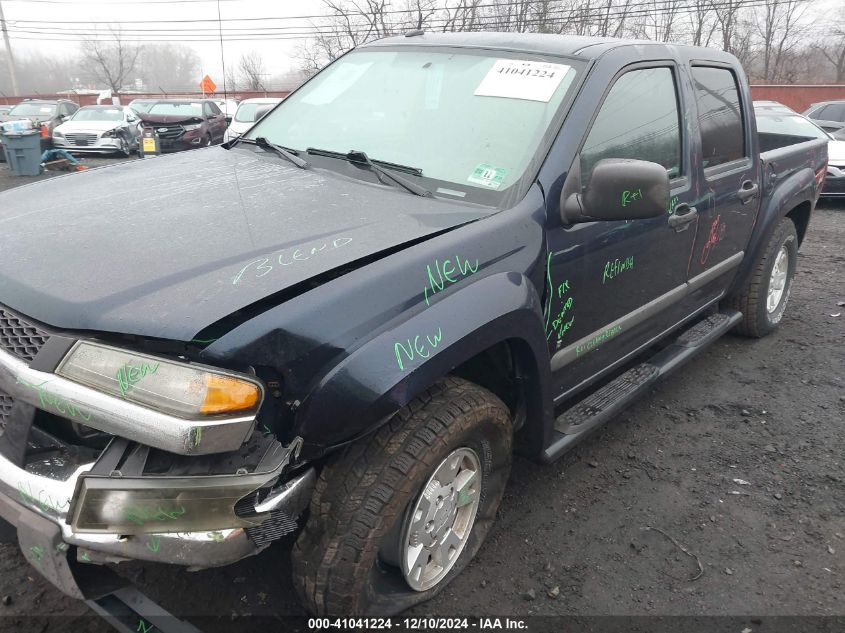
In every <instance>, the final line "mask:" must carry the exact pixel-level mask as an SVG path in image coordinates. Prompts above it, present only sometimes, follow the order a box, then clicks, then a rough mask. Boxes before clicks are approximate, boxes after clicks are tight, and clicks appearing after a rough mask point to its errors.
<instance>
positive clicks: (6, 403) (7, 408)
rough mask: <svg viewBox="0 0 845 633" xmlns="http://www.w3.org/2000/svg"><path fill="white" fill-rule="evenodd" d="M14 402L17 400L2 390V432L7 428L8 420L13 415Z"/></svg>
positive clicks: (0, 411)
mask: <svg viewBox="0 0 845 633" xmlns="http://www.w3.org/2000/svg"><path fill="white" fill-rule="evenodd" d="M14 403H15V401H14V400H13V399H12V396H10V395H7V394H5V393H3V392H2V391H0V432H2V431H3V430H5V428H6V421H7V420H8V419H9V416H10V415H12V405H13V404H14Z"/></svg>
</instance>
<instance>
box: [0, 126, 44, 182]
mask: <svg viewBox="0 0 845 633" xmlns="http://www.w3.org/2000/svg"><path fill="white" fill-rule="evenodd" d="M2 140H3V149H4V150H5V152H6V162H7V163H8V165H9V169H11V170H12V173H13V174H15V175H16V176H37V175H38V174H40V173H41V134H40V133H39V131H38V130H26V131H25V132H4V133H3V134H2Z"/></svg>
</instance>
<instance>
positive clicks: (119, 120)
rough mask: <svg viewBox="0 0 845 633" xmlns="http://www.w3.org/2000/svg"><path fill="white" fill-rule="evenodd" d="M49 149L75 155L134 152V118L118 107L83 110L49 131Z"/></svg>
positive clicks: (87, 107) (127, 109) (135, 146)
mask: <svg viewBox="0 0 845 633" xmlns="http://www.w3.org/2000/svg"><path fill="white" fill-rule="evenodd" d="M53 147H55V148H60V149H65V150H68V151H70V152H72V153H74V154H76V153H87V152H96V153H118V154H122V155H124V156H129V155H130V154H131V153H132V152H133V151H136V150H137V149H138V117H137V115H136V114H135V113H134V112H133V111H132V110H130V109H129V108H124V107H122V106H114V105H109V106H85V107H83V108H79V110H77V111H76V112H75V113H74V115H73V116H72V117H71V118H69V119H68V120H67V121H65V122H64V123H62V124H61V125H59V126H58V127H57V128H56V129H54V130H53Z"/></svg>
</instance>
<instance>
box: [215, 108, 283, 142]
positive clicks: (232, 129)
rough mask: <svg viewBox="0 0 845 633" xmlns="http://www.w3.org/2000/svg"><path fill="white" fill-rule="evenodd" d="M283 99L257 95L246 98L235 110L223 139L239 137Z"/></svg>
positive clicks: (227, 140)
mask: <svg viewBox="0 0 845 633" xmlns="http://www.w3.org/2000/svg"><path fill="white" fill-rule="evenodd" d="M281 101H282V100H281V99H279V98H277V97H256V98H255V99H244V100H243V101H241V103H240V105H239V106H238V110H237V112H235V117H234V118H233V119H232V122H231V123H229V127H228V129H227V130H226V136H225V137H224V138H223V140H224V141H226V142H227V143H228V142H229V141H232V140H234V139H236V138H238V137H239V136H240V135H241V134H243V133H244V132H246V131H247V130H248V129H249V128H251V127H252V124H253V123H255V122H256V121H257V120H258V119H260V118H261V117H262V116H264V115H265V114H267V113H268V112H269V111H270V110H272V109H273V107H274V106H275V105H276V104H277V103H280V102H281Z"/></svg>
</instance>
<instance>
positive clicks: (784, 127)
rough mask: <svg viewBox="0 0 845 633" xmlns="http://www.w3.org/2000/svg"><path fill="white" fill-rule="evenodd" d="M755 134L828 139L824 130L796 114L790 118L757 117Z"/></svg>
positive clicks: (780, 116)
mask: <svg viewBox="0 0 845 633" xmlns="http://www.w3.org/2000/svg"><path fill="white" fill-rule="evenodd" d="M757 132H758V133H759V134H780V135H783V136H803V137H806V138H823V139H828V140H829V139H830V137H829V136H828V135H827V134H826V133H825V132H824V130H822V129H821V128H819V127H818V126H816V125H815V124H814V123H810V122H809V121H808V120H807V119H805V118H804V117H802V116H798V115H797V114H796V115H792V116H790V115H787V114H783V115H776V116H773V115H770V114H767V115H765V116H758V117H757Z"/></svg>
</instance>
